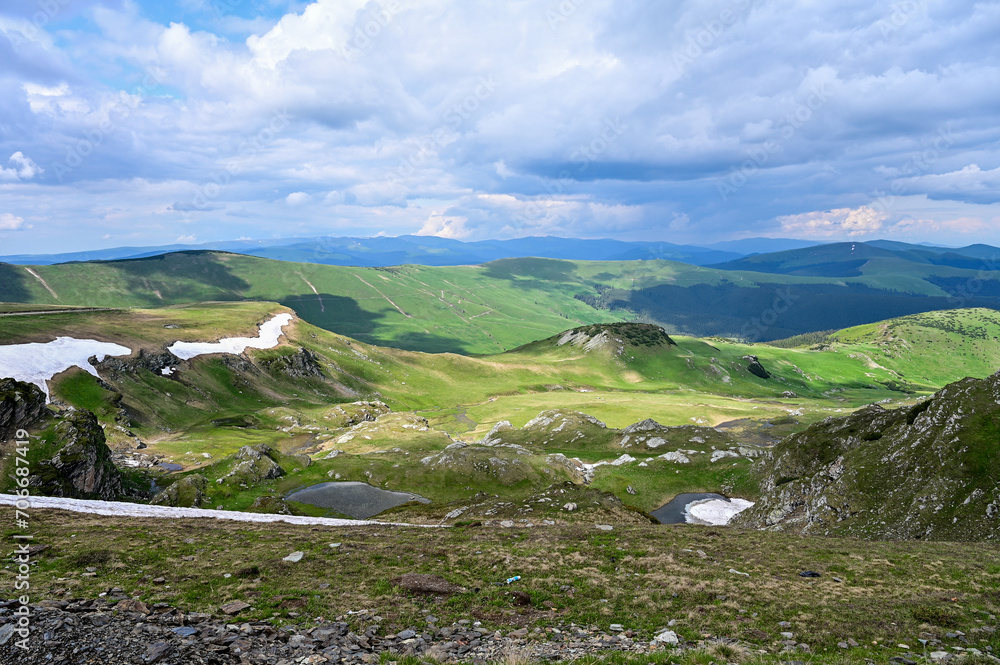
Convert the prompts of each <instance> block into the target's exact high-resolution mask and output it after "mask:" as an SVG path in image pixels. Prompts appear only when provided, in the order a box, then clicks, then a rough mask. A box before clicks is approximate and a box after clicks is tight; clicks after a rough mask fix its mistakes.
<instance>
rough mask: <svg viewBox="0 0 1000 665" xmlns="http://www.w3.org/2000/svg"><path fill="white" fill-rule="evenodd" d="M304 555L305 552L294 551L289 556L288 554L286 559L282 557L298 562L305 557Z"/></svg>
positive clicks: (291, 561)
mask: <svg viewBox="0 0 1000 665" xmlns="http://www.w3.org/2000/svg"><path fill="white" fill-rule="evenodd" d="M304 556H305V552H292V553H291V554H289V555H288V556H286V557H285V558H284V559H282V561H288V562H290V563H298V562H299V561H302V557H304Z"/></svg>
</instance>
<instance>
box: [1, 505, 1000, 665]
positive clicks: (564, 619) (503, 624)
mask: <svg viewBox="0 0 1000 665" xmlns="http://www.w3.org/2000/svg"><path fill="white" fill-rule="evenodd" d="M32 517H33V524H34V533H35V535H36V538H37V540H38V541H40V542H43V543H45V544H46V545H48V546H49V547H48V549H47V550H46V551H44V552H42V553H40V554H39V555H37V560H38V566H37V569H34V572H33V575H32V583H33V585H32V591H33V597H37V598H38V599H45V600H56V599H63V598H66V599H69V598H95V597H97V595H98V594H102V593H105V592H106V591H107V590H108V589H109V588H112V587H117V588H120V589H122V590H123V591H124V593H125V594H127V595H128V596H135V597H137V598H139V599H141V600H142V601H143V602H145V603H146V604H148V605H149V606H152V605H153V604H154V603H158V602H163V603H169V604H171V605H173V606H176V607H178V608H180V610H181V611H182V612H183V613H185V614H188V613H191V612H209V613H214V614H218V613H219V607H220V606H221V605H223V604H224V603H228V602H229V601H231V600H234V599H238V600H244V601H246V602H247V603H248V604H249V605H251V609H248V610H247V611H246V612H244V613H243V614H242V615H240V617H239V619H238V620H239V621H241V622H242V621H254V620H262V619H263V620H267V619H269V618H271V617H274V621H275V622H276V623H277V624H281V625H287V626H291V627H295V628H297V629H298V631H300V632H302V633H306V632H307V631H308V630H309V629H311V628H313V627H314V626H317V625H323V624H325V623H328V622H330V621H334V620H338V621H346V622H349V624H350V628H351V630H353V631H355V632H356V634H358V635H362V634H364V633H365V630H366V629H367V628H368V627H370V626H372V625H377V626H378V629H377V630H378V635H380V636H384V635H391V634H395V633H397V632H399V631H401V630H403V629H404V628H408V627H413V628H414V629H415V630H416V631H418V632H425V631H431V632H436V628H434V627H429V626H428V622H429V618H428V616H432V617H435V623H436V625H437V626H440V627H448V626H451V625H452V624H453V623H455V622H457V621H460V620H467V621H481V622H482V628H481V630H482V631H483V633H485V635H484V637H483V641H484V642H487V641H488V640H489V639H490V638H491V635H492V633H493V631H494V630H501V631H503V634H504V635H507V634H508V633H509V632H511V631H512V630H514V629H516V628H520V627H522V626H523V627H526V628H527V629H528V630H527V632H528V633H529V634H530V637H529V639H530V640H532V641H534V640H541V639H550V640H557V641H562V640H567V641H575V640H578V639H581V638H580V637H578V633H577V631H578V630H580V629H583V630H586V631H590V630H594V631H603V632H605V633H608V634H614V633H613V631H611V624H615V623H617V624H622V627H623V628H624V629H625V630H628V631H633V632H632V637H633V639H635V640H636V641H641V642H643V643H648V640H650V639H651V638H652V637H653V636H654V635H655V634H658V632H659V631H660V630H662V629H664V628H665V627H666V626H667V625H668V623H670V626H671V629H672V630H674V631H675V632H676V634H677V635H678V637H679V639H680V641H681V642H682V643H683V644H684V645H685V647H686V648H687V649H690V651H681V650H675V649H670V648H668V649H657V650H655V651H648V652H645V653H641V654H636V655H634V656H632V657H630V658H629V657H626V656H624V655H618V654H610V655H609V656H608V657H607V659H606V660H604V661H601V662H609V663H619V664H622V665H632V664H634V665H647V663H656V664H657V665H665V664H666V663H679V664H682V665H708V664H709V663H711V662H714V663H729V662H736V663H746V664H748V665H752V664H755V663H759V664H761V665H763V664H765V663H766V664H775V665H776V664H778V663H788V662H795V661H798V662H808V663H816V664H836V665H844V664H847V663H865V662H869V663H877V664H879V665H887V664H888V663H892V662H905V661H904V660H899V661H893V660H891V659H893V658H905V659H908V660H910V661H911V662H912V661H917V660H921V659H922V657H924V656H925V655H929V654H930V653H931V652H935V651H948V652H951V651H952V647H962V648H965V649H978V650H980V651H981V652H985V651H987V649H988V648H989V649H992V650H994V653H996V650H1000V639H998V634H997V627H998V626H997V618H996V617H997V615H998V614H1000V595H998V594H1000V555H998V553H997V550H996V548H990V547H983V546H982V545H981V544H968V543H930V542H905V543H900V542H885V543H863V544H860V543H859V542H858V541H853V540H848V539H837V538H805V537H801V536H793V535H789V534H776V533H767V532H742V531H738V530H734V529H717V528H707V527H706V528H703V527H686V528H669V527H660V528H651V527H650V525H637V526H625V525H616V526H615V527H614V530H613V531H610V532H604V531H600V530H598V529H596V528H595V526H594V522H593V521H592V520H591V521H589V522H581V523H580V524H575V525H568V526H541V525H537V526H535V527H533V528H512V529H483V528H477V527H476V526H474V525H472V524H466V525H465V526H459V527H455V528H451V529H419V530H417V529H407V528H389V527H365V528H334V527H326V526H312V527H309V526H293V525H289V524H282V523H275V524H266V525H264V524H242V523H235V522H234V523H227V522H224V521H213V520H203V519H201V520H193V519H189V520H137V519H123V518H115V517H94V516H89V515H79V514H71V513H66V512H61V511H48V510H46V511H41V510H36V511H34V512H33V513H32ZM3 535H4V537H9V535H10V534H9V533H4V534H3ZM331 543H339V546H338V547H335V548H334V547H330V544H331ZM293 551H302V552H303V553H304V557H303V559H302V560H301V561H299V562H298V563H289V562H287V561H282V558H283V557H285V556H287V555H288V554H289V553H291V552H293ZM86 567H91V568H93V569H94V572H96V575H94V576H87V575H82V574H81V573H82V572H83V570H84V568H86ZM805 570H812V571H817V572H819V573H820V574H821V575H822V577H820V578H818V579H807V578H802V577H799V573H800V572H802V571H805ZM733 571H736V573H740V574H736V573H734V572H733ZM405 573H424V574H432V575H439V576H442V577H444V578H445V579H447V580H448V581H449V582H451V583H453V584H455V585H458V586H460V587H463V588H464V590H463V591H460V592H458V593H455V594H452V595H446V596H440V595H429V594H418V593H414V592H409V591H407V590H405V589H404V588H402V587H401V586H399V585H398V581H394V580H398V578H399V576H400V575H402V574H405ZM743 573H745V575H744V574H743ZM4 574H8V575H10V574H12V573H4ZM514 575H519V576H520V577H521V579H520V580H519V581H518V582H517V583H516V584H514V585H512V586H496V583H497V582H499V581H502V580H504V579H506V578H508V577H512V576H514ZM161 578H162V579H161ZM359 610H368V612H367V613H362V612H360V611H359ZM349 611H350V612H354V613H353V614H351V613H349ZM319 617H322V618H319ZM571 626H572V627H571ZM553 628H555V629H556V630H558V631H559V633H554V632H552V629H553ZM782 632H787V633H791V634H792V635H793V637H794V643H793V644H795V646H792V647H791V648H788V647H787V642H786V640H788V639H789V638H787V636H783V635H782V634H781V633H782ZM566 633H568V634H566ZM598 634H600V633H598ZM587 637H588V635H586V634H585V635H583V638H582V639H586V638H587ZM848 640H850V642H848ZM798 643H802V644H804V645H805V646H804V647H799V646H797V644H798ZM841 643H842V646H840V644H841ZM925 644H926V647H925V646H924V645H925ZM852 645H853V646H852ZM567 646H569V645H567ZM527 648H530V647H525V649H527ZM515 653H522V655H521V656H519V657H518V658H519V659H518V660H517V662H528V661H527V658H526V657H525V656H523V652H515ZM954 653H958V652H957V651H955V652H954ZM392 658H393V660H396V659H399V662H401V663H404V665H416V664H417V663H418V662H419V661H418V660H417V659H409V660H408V659H406V658H404V657H402V656H399V655H394V656H392ZM513 660H514V656H511V657H510V658H508V659H507V661H505V662H512V661H513ZM585 662H592V661H590V660H587V661H585ZM953 662H967V663H969V664H970V665H971V664H974V663H988V662H993V661H991V660H989V659H987V658H985V657H981V658H979V659H976V658H970V659H969V660H965V661H953Z"/></svg>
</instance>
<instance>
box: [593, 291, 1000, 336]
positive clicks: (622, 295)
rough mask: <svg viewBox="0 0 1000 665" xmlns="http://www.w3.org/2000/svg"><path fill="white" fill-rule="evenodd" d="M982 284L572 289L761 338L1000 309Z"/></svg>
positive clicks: (645, 313) (713, 331)
mask: <svg viewBox="0 0 1000 665" xmlns="http://www.w3.org/2000/svg"><path fill="white" fill-rule="evenodd" d="M981 292H982V293H984V294H986V297H975V298H954V297H953V298H944V297H929V296H920V295H914V294H911V293H903V292H899V291H888V290H884V289H876V288H872V287H869V286H866V285H863V284H846V285H838V284H791V285H785V284H768V283H760V284H758V285H757V286H756V287H753V288H747V287H741V286H737V285H735V284H732V283H723V284H717V285H710V284H696V285H693V286H689V287H683V286H675V285H672V284H660V285H657V286H653V287H649V288H645V289H637V290H635V291H627V290H625V289H608V290H606V291H604V292H602V293H600V294H599V295H598V296H596V297H595V296H577V297H578V298H579V299H580V300H583V301H584V302H586V303H588V304H590V305H592V306H594V307H596V308H598V309H609V310H625V311H630V312H633V313H635V314H638V315H640V316H642V317H644V318H646V319H649V320H653V321H656V322H658V323H660V324H661V325H664V326H668V327H669V328H670V329H672V330H677V331H679V332H681V333H684V334H689V335H696V336H699V337H707V336H712V335H722V336H726V337H736V338H739V339H743V340H746V341H750V342H766V341H771V340H775V339H783V338H786V337H791V336H793V335H800V334H803V333H806V332H812V331H815V330H840V329H842V328H849V327H851V326H856V325H861V324H865V323H874V322H876V321H882V320H885V319H891V318H896V317H900V316H906V315H909V314H918V313H921V312H930V311H934V310H945V309H955V308H958V307H985V308H989V309H1000V298H997V297H989V296H990V295H992V293H993V291H992V289H985V288H983V289H981ZM998 293H1000V289H998Z"/></svg>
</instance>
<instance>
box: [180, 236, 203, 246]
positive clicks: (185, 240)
mask: <svg viewBox="0 0 1000 665" xmlns="http://www.w3.org/2000/svg"><path fill="white" fill-rule="evenodd" d="M175 242H179V243H183V244H185V245H190V244H192V243H195V242H198V238H197V237H195V236H192V235H185V236H178V237H177V240H176V241H175Z"/></svg>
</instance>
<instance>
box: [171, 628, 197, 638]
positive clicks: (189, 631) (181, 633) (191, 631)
mask: <svg viewBox="0 0 1000 665" xmlns="http://www.w3.org/2000/svg"><path fill="white" fill-rule="evenodd" d="M170 632H171V633H173V634H174V635H177V636H178V637H191V636H192V635H197V634H198V629H197V628H192V627H191V626H178V627H177V628H171V629H170Z"/></svg>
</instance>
